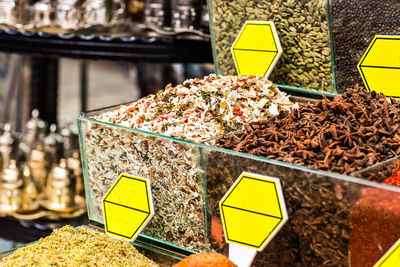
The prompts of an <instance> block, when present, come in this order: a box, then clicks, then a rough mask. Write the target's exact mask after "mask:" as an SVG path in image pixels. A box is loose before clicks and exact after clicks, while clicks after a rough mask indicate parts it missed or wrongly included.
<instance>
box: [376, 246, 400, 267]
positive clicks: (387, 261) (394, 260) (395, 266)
mask: <svg viewBox="0 0 400 267" xmlns="http://www.w3.org/2000/svg"><path fill="white" fill-rule="evenodd" d="M399 266H400V239H399V240H398V241H397V242H396V243H395V244H394V245H393V246H392V247H391V248H390V249H389V250H388V251H387V252H386V253H385V255H383V257H382V258H381V259H380V260H379V261H378V262H377V263H376V264H375V265H374V267H399Z"/></svg>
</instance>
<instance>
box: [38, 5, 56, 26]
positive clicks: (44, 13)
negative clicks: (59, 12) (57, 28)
mask: <svg viewBox="0 0 400 267" xmlns="http://www.w3.org/2000/svg"><path fill="white" fill-rule="evenodd" d="M54 16H55V10H54V7H53V5H52V3H51V1H50V0H42V1H39V2H36V3H35V4H34V5H33V25H34V26H35V27H37V28H40V27H49V26H51V25H52V24H53V21H54Z"/></svg>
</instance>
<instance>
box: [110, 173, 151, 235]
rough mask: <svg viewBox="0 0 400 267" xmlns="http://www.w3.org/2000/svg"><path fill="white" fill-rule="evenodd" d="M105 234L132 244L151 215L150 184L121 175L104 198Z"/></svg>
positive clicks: (144, 179) (141, 179)
mask: <svg viewBox="0 0 400 267" xmlns="http://www.w3.org/2000/svg"><path fill="white" fill-rule="evenodd" d="M103 215H104V224H105V230H106V233H107V234H110V235H113V236H117V237H120V238H124V239H128V240H130V241H132V240H135V239H136V237H137V236H138V235H139V233H140V232H141V231H142V230H143V228H144V227H145V226H146V225H147V223H148V222H149V221H150V220H151V218H152V217H153V215H154V207H153V198H152V195H151V187H150V180H149V179H146V178H142V177H136V176H132V175H128V174H121V175H120V176H119V177H118V179H117V180H116V181H115V183H114V184H113V186H112V187H111V188H110V190H108V192H107V194H106V195H105V196H104V198H103Z"/></svg>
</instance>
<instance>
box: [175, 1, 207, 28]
mask: <svg viewBox="0 0 400 267" xmlns="http://www.w3.org/2000/svg"><path fill="white" fill-rule="evenodd" d="M200 13H201V11H200V1H199V0H173V1H172V16H171V27H172V28H173V29H174V30H185V29H190V30H192V29H198V28H199V27H200Z"/></svg>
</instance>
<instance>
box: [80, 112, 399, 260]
mask: <svg viewBox="0 0 400 267" xmlns="http://www.w3.org/2000/svg"><path fill="white" fill-rule="evenodd" d="M107 110H110V108H107V109H102V110H97V111H94V112H88V113H85V114H82V115H81V116H80V117H79V118H78V124H79V135H80V144H81V153H82V164H83V168H84V178H85V186H86V197H87V201H88V212H89V219H90V221H91V223H92V224H94V225H97V226H99V227H104V223H103V219H102V210H101V196H103V195H104V194H105V193H106V191H107V190H108V188H109V186H111V184H112V183H113V181H115V179H116V178H117V177H118V176H119V174H120V172H126V173H129V174H131V175H140V176H143V177H146V178H150V179H151V181H152V191H153V199H154V206H155V216H154V217H153V219H152V221H151V222H150V223H149V225H148V226H147V227H146V228H145V230H144V232H143V233H142V234H141V235H140V236H139V238H138V239H137V241H136V242H139V243H140V244H142V245H145V246H148V247H150V248H152V249H155V250H157V251H163V252H164V253H167V254H171V255H174V256H181V257H182V256H185V255H188V254H190V253H196V252H201V251H217V252H221V253H224V254H227V252H228V250H227V247H228V246H227V244H226V243H225V242H224V239H223V232H222V225H221V220H220V215H219V210H218V202H219V200H220V199H221V198H222V196H223V195H224V193H225V192H226V191H227V189H228V188H229V187H230V186H231V185H232V183H233V182H234V181H235V179H236V178H237V177H238V176H239V175H240V174H241V173H242V172H243V171H247V172H253V173H257V174H262V175H268V176H273V177H277V178H279V179H281V183H282V186H283V193H284V196H285V200H286V206H287V209H288V214H289V222H288V223H287V224H286V225H285V226H284V227H283V229H282V230H281V231H280V232H279V233H278V235H277V236H276V237H275V238H274V240H273V241H272V242H271V243H270V244H269V245H268V246H267V248H266V249H265V251H263V252H261V253H259V254H258V255H257V258H256V261H255V265H256V266H265V265H266V264H268V266H282V265H286V264H292V265H293V264H294V265H296V266H297V265H299V266H300V265H301V266H319V265H327V266H347V265H348V264H349V262H350V244H351V241H352V240H351V234H352V216H353V214H352V212H353V210H354V209H355V208H357V207H358V206H357V205H358V201H359V199H360V198H361V197H363V194H364V192H365V191H367V190H374V191H375V192H378V195H379V194H382V196H384V195H387V194H390V195H392V196H395V197H397V198H400V189H399V188H396V187H393V186H388V185H382V184H379V183H375V182H371V181H367V180H364V179H359V178H356V177H349V176H343V175H339V174H335V173H330V172H325V171H319V170H313V169H309V168H305V167H301V166H296V165H292V164H288V163H284V162H280V161H275V160H269V159H266V158H261V157H257V156H253V155H249V154H244V153H239V152H234V151H229V150H226V149H220V148H217V147H213V146H209V145H206V144H198V143H193V142H189V141H185V140H180V139H176V138H172V137H167V136H162V135H158V134H154V133H150V132H145V131H141V130H135V129H131V128H127V127H123V126H117V125H113V124H110V123H105V122H101V121H97V120H95V119H93V118H91V117H93V116H96V115H99V114H100V113H103V112H105V111H107ZM93 140H94V141H93ZM121 153H122V154H124V153H125V154H126V155H125V154H124V155H123V156H122V159H123V160H122V162H125V163H122V164H121V163H120V158H121V155H122V154H121ZM168 164H170V165H168ZM108 166H111V169H113V168H115V170H113V171H112V172H111V173H104V171H106V170H107V169H108V168H109V167H108ZM149 166H152V168H151V167H149ZM96 167H97V168H98V169H97V168H96ZM101 188H102V189H101ZM399 205H400V204H399ZM373 212H374V211H372V213H373ZM376 216H380V213H379V212H378V211H377V212H376ZM395 220H397V219H395V218H387V222H388V223H395ZM381 230H382V229H368V233H369V234H370V235H369V237H370V238H369V240H367V241H368V242H369V243H371V244H375V239H374V238H373V236H374V235H379V234H380V231H381ZM379 253H380V255H383V254H384V253H385V251H380V252H379Z"/></svg>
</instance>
